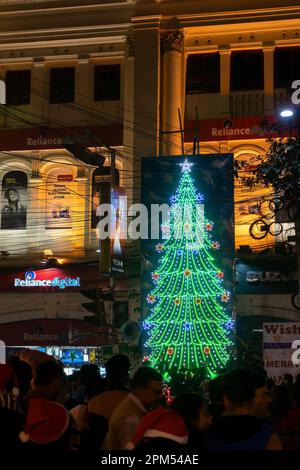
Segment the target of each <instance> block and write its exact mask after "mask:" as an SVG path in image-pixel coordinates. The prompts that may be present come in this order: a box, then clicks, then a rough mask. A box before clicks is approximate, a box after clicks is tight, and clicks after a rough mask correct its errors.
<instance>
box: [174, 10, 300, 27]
mask: <svg viewBox="0 0 300 470" xmlns="http://www.w3.org/2000/svg"><path fill="white" fill-rule="evenodd" d="M176 17H177V20H178V22H179V24H180V25H181V26H182V27H192V26H208V25H216V27H217V25H220V24H232V23H237V24H239V23H245V22H260V21H272V22H273V21H277V20H289V19H296V20H297V21H298V25H299V18H300V6H292V7H278V8H259V9H253V10H239V11H220V12H208V13H206V12H201V11H199V13H191V14H183V15H180V14H179V15H176Z"/></svg>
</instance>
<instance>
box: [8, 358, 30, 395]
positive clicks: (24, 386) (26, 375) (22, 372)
mask: <svg viewBox="0 0 300 470" xmlns="http://www.w3.org/2000/svg"><path fill="white" fill-rule="evenodd" d="M8 362H9V363H10V364H11V366H12V368H13V370H14V373H15V386H16V387H17V388H18V389H19V392H20V394H21V395H22V396H25V395H27V393H28V392H29V390H30V384H31V379H32V369H31V367H30V365H29V364H28V362H25V361H21V360H20V358H19V357H17V356H14V357H12V358H10V359H9V361H8Z"/></svg>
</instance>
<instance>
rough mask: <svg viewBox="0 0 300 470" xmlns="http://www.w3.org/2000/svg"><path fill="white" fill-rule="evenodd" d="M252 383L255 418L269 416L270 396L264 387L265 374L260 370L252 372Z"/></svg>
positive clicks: (265, 386)
mask: <svg viewBox="0 0 300 470" xmlns="http://www.w3.org/2000/svg"><path fill="white" fill-rule="evenodd" d="M251 372H252V381H253V386H254V390H255V393H254V403H253V413H254V414H255V415H257V416H262V417H266V416H270V405H271V396H270V392H269V390H268V387H267V385H266V379H267V376H266V372H265V371H264V370H263V369H262V370H259V369H258V370H253V371H251Z"/></svg>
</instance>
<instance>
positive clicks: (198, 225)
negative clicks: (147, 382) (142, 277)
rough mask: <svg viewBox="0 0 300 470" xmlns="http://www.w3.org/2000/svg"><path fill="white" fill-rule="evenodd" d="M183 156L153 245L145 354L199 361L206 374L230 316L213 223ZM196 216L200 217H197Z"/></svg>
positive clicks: (188, 364) (224, 343) (190, 364)
mask: <svg viewBox="0 0 300 470" xmlns="http://www.w3.org/2000/svg"><path fill="white" fill-rule="evenodd" d="M191 166H192V164H191V163H189V162H188V161H187V160H185V162H184V163H183V164H181V170H182V176H181V179H180V182H179V186H178V189H177V191H176V194H175V195H173V196H172V197H171V207H170V218H169V222H168V223H165V224H164V225H163V226H162V233H163V237H164V239H163V240H162V242H160V243H158V244H157V245H156V251H157V252H158V253H160V254H161V258H160V261H159V263H158V267H157V269H156V270H155V272H153V273H152V280H153V282H154V285H155V287H154V288H153V289H152V290H151V292H149V294H148V295H147V302H148V303H149V304H150V306H151V307H150V314H149V315H148V316H147V318H146V320H145V321H144V322H143V328H144V330H145V331H146V332H147V340H146V342H145V347H146V348H147V349H148V350H150V354H149V355H148V356H147V359H149V360H150V363H151V365H152V366H153V367H158V366H160V365H161V364H162V363H164V364H167V365H168V369H171V368H176V369H177V370H178V369H185V370H186V369H192V368H199V367H202V366H203V365H204V366H205V367H206V370H207V375H208V376H209V377H214V376H215V375H216V371H217V370H218V369H220V368H222V367H224V365H225V364H226V362H227V361H228V359H229V348H230V347H231V346H232V341H231V339H230V336H231V330H232V328H233V321H232V320H231V315H230V314H229V313H228V312H227V310H226V304H227V303H228V301H229V300H230V293H229V292H227V291H226V290H225V289H224V288H223V280H224V279H223V278H224V273H223V272H222V271H221V270H220V269H218V267H217V266H216V265H215V261H214V252H215V251H216V250H218V249H219V248H220V244H219V242H217V241H215V240H214V239H213V235H212V234H213V223H212V222H210V221H209V220H207V219H206V218H205V217H204V215H203V212H202V219H201V210H200V211H199V207H200V204H202V203H203V200H204V197H203V195H202V194H199V193H198V194H197V193H196V189H195V186H194V182H193V179H192V177H191ZM199 218H200V219H201V220H199Z"/></svg>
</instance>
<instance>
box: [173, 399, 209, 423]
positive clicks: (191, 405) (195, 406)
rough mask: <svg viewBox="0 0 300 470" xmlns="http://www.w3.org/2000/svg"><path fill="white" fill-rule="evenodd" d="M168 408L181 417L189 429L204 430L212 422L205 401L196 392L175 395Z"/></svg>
mask: <svg viewBox="0 0 300 470" xmlns="http://www.w3.org/2000/svg"><path fill="white" fill-rule="evenodd" d="M170 408H171V409H172V410H175V411H177V412H178V413H179V414H180V415H181V416H182V417H183V419H184V421H185V423H186V425H187V427H188V429H189V430H192V429H193V430H196V431H205V430H206V429H208V428H209V427H210V425H211V423H212V416H211V415H210V414H209V412H208V410H207V406H206V403H205V401H204V399H203V397H201V395H198V393H195V392H185V393H181V394H180V395H178V396H177V397H175V399H174V400H173V402H172V404H171V406H170Z"/></svg>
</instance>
